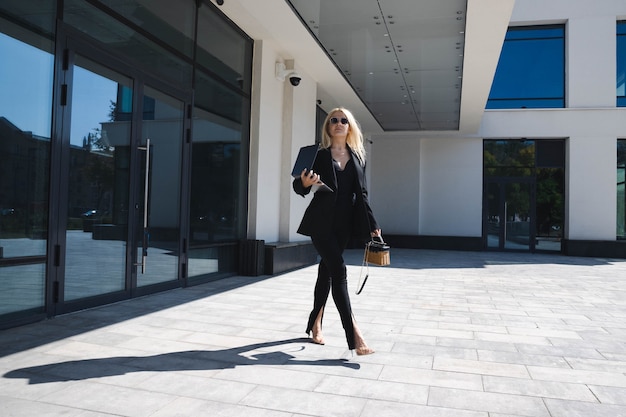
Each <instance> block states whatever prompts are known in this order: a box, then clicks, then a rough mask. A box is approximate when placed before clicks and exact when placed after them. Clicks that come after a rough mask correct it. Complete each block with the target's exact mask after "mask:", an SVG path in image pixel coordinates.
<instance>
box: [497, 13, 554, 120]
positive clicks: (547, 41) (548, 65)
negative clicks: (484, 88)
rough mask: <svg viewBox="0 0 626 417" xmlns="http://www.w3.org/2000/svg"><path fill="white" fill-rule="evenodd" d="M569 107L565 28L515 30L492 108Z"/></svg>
mask: <svg viewBox="0 0 626 417" xmlns="http://www.w3.org/2000/svg"><path fill="white" fill-rule="evenodd" d="M562 107H565V27H564V26H562V25H558V26H556V25H555V26H532V27H511V28H509V30H508V31H507V34H506V37H505V40H504V45H503V46H502V52H501V54H500V60H499V62H498V67H497V69H496V74H495V77H494V80H493V84H492V86H491V91H490V93H489V99H488V101H487V108H488V109H519V108H562Z"/></svg>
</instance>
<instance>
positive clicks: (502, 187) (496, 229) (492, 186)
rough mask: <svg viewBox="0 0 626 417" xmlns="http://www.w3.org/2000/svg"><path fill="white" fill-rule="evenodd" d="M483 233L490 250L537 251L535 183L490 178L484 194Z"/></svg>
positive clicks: (524, 180) (513, 179) (525, 180)
mask: <svg viewBox="0 0 626 417" xmlns="http://www.w3.org/2000/svg"><path fill="white" fill-rule="evenodd" d="M484 200H485V201H484V207H485V216H484V217H485V218H484V233H483V235H484V236H485V238H486V246H487V248H490V249H500V250H504V249H508V250H525V251H528V250H534V247H535V245H534V237H535V233H534V224H535V220H534V215H533V211H534V210H533V209H532V208H533V207H535V203H534V183H533V181H532V180H530V179H515V178H507V179H500V180H495V179H490V180H489V181H487V182H486V184H485V192H484Z"/></svg>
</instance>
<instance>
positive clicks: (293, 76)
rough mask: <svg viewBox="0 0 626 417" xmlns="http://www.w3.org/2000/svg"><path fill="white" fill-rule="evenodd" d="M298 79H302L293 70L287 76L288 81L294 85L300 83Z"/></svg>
mask: <svg viewBox="0 0 626 417" xmlns="http://www.w3.org/2000/svg"><path fill="white" fill-rule="evenodd" d="M300 81H302V77H300V76H299V75H298V73H297V72H294V73H292V74H291V75H290V76H289V82H290V83H291V85H293V86H294V87H297V86H298V85H300Z"/></svg>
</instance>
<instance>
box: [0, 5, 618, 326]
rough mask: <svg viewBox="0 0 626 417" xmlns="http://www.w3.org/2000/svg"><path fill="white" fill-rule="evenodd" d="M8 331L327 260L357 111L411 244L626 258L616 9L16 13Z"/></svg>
mask: <svg viewBox="0 0 626 417" xmlns="http://www.w3.org/2000/svg"><path fill="white" fill-rule="evenodd" d="M0 86H1V87H2V92H3V93H2V94H1V95H0V283H2V287H3V288H2V291H1V292H0V327H10V326H16V325H19V324H21V323H25V322H31V321H36V320H40V319H43V318H45V317H53V316H55V315H58V314H63V313H67V312H71V311H75V310H79V309H83V308H87V307H92V306H97V305H101V304H106V303H112V302H115V301H119V300H124V299H128V298H132V297H137V296H141V295H144V294H148V293H153V292H157V291H165V290H169V289H173V288H177V287H183V286H189V285H194V284H198V283H202V282H207V281H209V280H214V279H222V278H224V279H227V278H228V277H229V276H233V275H235V274H242V275H258V274H269V275H272V274H277V273H280V272H283V271H285V270H287V269H292V268H297V267H300V266H303V265H309V264H311V263H312V262H314V261H315V260H316V254H315V252H314V251H313V249H312V247H311V245H310V243H309V242H308V239H307V238H305V237H304V236H300V235H298V234H297V232H296V229H297V227H298V224H299V221H300V219H301V216H302V213H303V211H304V208H305V207H306V205H307V204H308V201H309V198H310V197H308V198H304V199H303V198H301V197H300V196H297V195H296V194H295V193H293V192H292V190H291V180H292V178H291V175H290V172H291V166H292V164H293V162H294V160H295V157H296V155H297V153H298V150H299V148H300V147H302V146H305V145H310V144H313V143H315V142H316V140H318V139H319V126H320V124H321V121H322V120H323V117H324V116H325V115H326V114H327V112H329V111H330V110H332V109H333V108H335V107H338V106H343V107H346V108H348V109H350V110H351V111H352V112H353V113H354V114H355V116H356V117H357V119H358V120H359V122H360V124H361V127H362V129H363V131H364V132H365V134H366V139H367V152H368V168H367V169H368V178H369V187H370V198H371V203H372V206H373V209H374V211H375V213H376V216H377V218H378V220H379V222H380V223H381V225H382V227H383V234H384V236H385V239H386V240H387V241H388V242H389V243H390V244H391V245H392V246H394V247H408V248H440V249H451V250H479V251H482V250H485V251H487V250H500V251H508V250H510V251H525V252H541V251H549V252H559V253H563V254H564V255H566V256H567V255H582V256H598V257H626V241H625V240H624V239H625V238H626V226H625V223H626V222H625V220H626V214H625V207H626V196H625V193H624V172H625V171H626V2H624V1H623V0H601V1H598V2H588V1H585V0H437V1H426V0H421V1H416V0H335V1H333V2H327V1H322V0H291V1H289V0H263V1H259V0H179V1H176V2H172V1H166V0H151V1H148V0H125V1H119V0H36V1H35V0H33V1H27V2H25V1H18V0H6V1H3V2H2V3H1V4H0Z"/></svg>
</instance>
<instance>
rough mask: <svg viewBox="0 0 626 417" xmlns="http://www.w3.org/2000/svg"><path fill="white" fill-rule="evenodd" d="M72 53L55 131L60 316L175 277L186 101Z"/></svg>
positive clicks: (55, 282) (88, 56) (109, 65)
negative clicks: (58, 149) (63, 110)
mask: <svg viewBox="0 0 626 417" xmlns="http://www.w3.org/2000/svg"><path fill="white" fill-rule="evenodd" d="M71 44H72V45H73V43H71ZM77 45H80V43H79V42H77ZM75 48H76V50H74V49H72V50H71V51H70V52H69V53H68V56H69V57H70V58H69V65H68V68H67V70H66V71H65V72H64V77H65V80H66V81H67V82H68V85H69V87H68V100H67V106H66V108H67V110H66V112H67V113H66V114H65V115H64V116H62V117H61V120H62V121H61V122H60V124H61V125H62V126H63V128H62V137H63V140H62V142H63V145H62V146H61V155H62V156H61V157H60V159H59V161H60V162H59V166H60V168H59V172H60V180H59V187H60V193H59V195H60V199H59V202H58V210H59V212H60V213H61V216H60V220H59V223H58V225H56V227H57V228H58V229H57V230H58V243H59V244H58V245H57V247H58V248H59V255H60V256H59V258H60V259H59V261H58V268H57V269H56V271H55V273H54V274H53V275H54V276H53V278H52V279H53V285H54V286H55V287H57V290H55V292H56V295H55V296H54V298H55V299H56V302H57V303H58V304H57V305H56V306H55V310H56V312H57V313H59V312H63V311H70V310H73V309H75V308H83V307H84V306H86V305H87V306H88V305H91V304H94V305H95V304H101V303H102V302H107V301H112V300H115V299H123V298H128V297H129V296H131V294H132V293H133V292H134V291H135V290H136V289H138V288H140V287H149V286H151V285H156V284H160V286H162V285H163V284H165V283H167V282H171V285H172V286H176V285H178V283H177V281H178V279H179V278H180V277H181V274H180V273H179V271H180V270H181V267H180V264H181V263H180V260H179V253H180V248H181V246H182V245H181V241H182V239H181V227H180V223H181V216H180V213H181V178H182V165H183V163H182V159H183V158H182V155H183V146H184V141H183V138H184V134H183V133H184V129H185V119H184V117H185V112H184V109H185V102H184V101H183V100H182V99H178V98H175V97H176V96H175V95H174V94H172V93H168V94H166V93H164V92H163V91H162V90H163V89H161V88H155V87H153V86H148V85H146V84H145V83H144V81H143V76H142V75H141V74H137V73H136V72H135V73H133V72H132V71H130V70H129V71H125V70H124V69H123V68H124V66H123V65H121V64H120V65H119V66H118V67H117V68H118V69H119V70H118V69H115V68H112V67H113V66H114V65H113V63H112V61H111V60H108V61H107V62H106V64H105V63H104V62H99V60H96V59H94V58H93V57H94V56H97V55H93V54H91V53H90V52H85V51H83V52H85V53H81V51H82V49H81V47H80V46H76V47H75ZM125 73H128V75H127V74H125ZM68 127H69V128H68ZM64 178H67V180H66V181H65V180H64ZM65 187H67V188H65ZM143 292H146V291H143ZM89 300H92V301H89ZM68 303H70V304H68Z"/></svg>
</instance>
